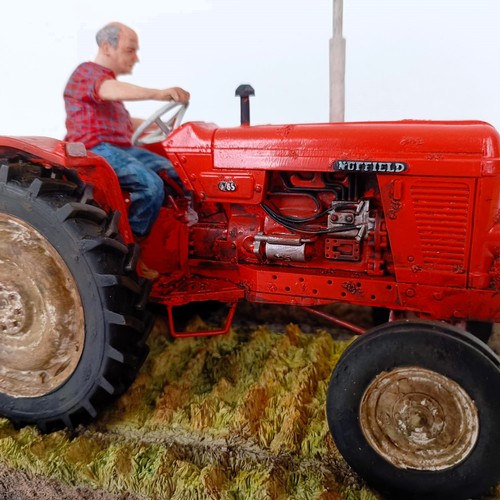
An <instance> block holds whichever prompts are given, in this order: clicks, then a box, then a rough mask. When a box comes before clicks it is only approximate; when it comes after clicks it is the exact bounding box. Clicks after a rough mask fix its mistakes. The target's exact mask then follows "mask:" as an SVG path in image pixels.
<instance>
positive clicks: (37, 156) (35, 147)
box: [0, 136, 133, 243]
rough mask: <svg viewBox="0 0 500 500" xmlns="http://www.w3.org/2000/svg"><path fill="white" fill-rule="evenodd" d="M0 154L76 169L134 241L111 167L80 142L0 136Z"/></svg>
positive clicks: (126, 239) (4, 156) (129, 240)
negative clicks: (114, 212) (118, 217)
mask: <svg viewBox="0 0 500 500" xmlns="http://www.w3.org/2000/svg"><path fill="white" fill-rule="evenodd" d="M1 158H12V159H15V158H23V159H25V160H28V161H34V162H37V163H42V164H47V165H50V166H54V167H63V168H65V169H70V170H75V171H76V172H77V174H78V177H79V179H81V180H82V181H83V182H85V183H87V184H91V185H92V186H93V187H94V199H95V201H96V202H97V203H99V205H100V206H101V207H102V208H104V209H105V210H106V211H119V212H120V214H121V217H120V222H119V230H120V233H121V235H122V237H123V238H124V240H125V242H126V243H131V242H132V241H133V236H132V231H131V229H130V225H129V222H128V215H127V214H128V204H127V203H128V200H127V199H126V197H125V196H124V193H123V192H122V190H121V188H120V184H119V182H118V178H117V176H116V174H115V172H114V170H113V169H112V168H111V167H110V166H109V164H108V163H107V162H106V160H104V158H102V157H101V156H98V155H96V154H94V153H91V152H89V151H87V149H86V148H85V146H84V145H83V144H82V143H79V142H76V143H75V142H65V141H59V140H57V139H52V138H49V137H6V136H0V161H1Z"/></svg>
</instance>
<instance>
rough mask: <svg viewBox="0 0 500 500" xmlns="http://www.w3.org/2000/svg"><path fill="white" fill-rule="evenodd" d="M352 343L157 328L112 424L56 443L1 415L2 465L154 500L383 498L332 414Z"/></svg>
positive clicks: (289, 332)
mask: <svg viewBox="0 0 500 500" xmlns="http://www.w3.org/2000/svg"><path fill="white" fill-rule="evenodd" d="M197 321H201V320H196V319H195V320H194V321H192V324H191V325H190V328H191V329H196V328H197V324H196V322H197ZM348 343H349V341H334V340H332V337H331V335H329V334H328V333H326V332H319V333H316V334H314V335H310V334H304V333H302V332H301V330H300V328H299V327H298V326H296V325H294V324H290V325H289V326H288V327H287V328H286V329H285V331H284V332H275V331H270V330H269V329H268V328H267V327H259V328H257V329H255V330H253V331H250V332H245V331H240V330H238V329H233V330H231V332H230V334H229V335H226V336H220V337H212V338H205V339H179V340H176V341H174V342H173V341H171V340H169V339H168V338H167V335H166V331H165V326H164V323H161V322H157V324H156V326H155V328H154V330H153V332H152V334H151V336H150V339H149V345H150V349H151V354H150V356H149V358H148V360H147V361H146V363H145V365H144V367H143V369H142V370H141V372H140V374H139V376H138V377H137V380H136V381H135V382H134V384H133V385H132V387H131V388H130V389H129V391H128V392H127V393H126V394H125V395H124V396H122V397H121V399H120V400H118V402H117V403H115V404H114V405H113V406H112V407H111V408H110V409H109V410H108V411H107V412H106V413H105V414H104V415H103V417H102V418H100V419H99V420H98V421H97V422H96V423H95V424H93V425H91V426H89V427H86V428H84V427H80V428H78V429H77V430H76V432H74V433H69V432H68V431H59V432H55V433H52V434H48V435H43V434H41V433H39V432H38V430H37V429H36V428H34V427H25V428H23V429H21V430H19V431H16V430H15V429H14V428H13V427H12V425H11V424H10V423H9V421H8V420H5V419H1V420H0V457H1V458H0V461H1V463H3V464H4V465H5V466H7V467H9V468H12V469H18V470H22V471H24V472H28V473H29V474H36V475H41V476H43V477H46V478H49V479H54V480H57V481H61V482H62V483H65V484H67V485H70V486H86V487H90V488H99V489H102V490H105V491H108V492H110V493H115V494H118V493H124V492H130V493H134V494H137V495H139V496H142V495H143V496H145V497H147V498H304V499H305V498H353V499H354V498H363V499H369V498H377V496H376V495H375V494H372V493H371V492H370V490H368V489H367V488H365V487H363V486H362V485H361V483H360V482H359V478H358V477H357V476H356V475H355V474H354V473H353V472H351V471H350V469H349V468H348V467H347V465H346V464H345V462H344V461H343V459H342V458H341V456H340V455H339V453H338V452H337V450H336V448H335V445H334V443H333V440H332V438H331V436H330V433H329V431H328V426H327V423H326V419H325V415H324V406H325V399H326V390H327V387H328V381H329V377H330V374H331V371H332V367H333V366H334V365H335V363H336V361H337V360H338V358H339V356H340V354H341V353H342V352H343V350H344V349H345V347H346V346H347V345H348Z"/></svg>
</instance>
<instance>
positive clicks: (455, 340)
mask: <svg viewBox="0 0 500 500" xmlns="http://www.w3.org/2000/svg"><path fill="white" fill-rule="evenodd" d="M499 385H500V362H499V360H498V357H497V356H496V355H495V354H494V353H493V351H491V350H490V349H489V348H488V347H487V346H485V345H484V344H483V343H481V342H479V341H478V340H477V339H476V338H474V337H473V336H472V335H471V334H469V333H467V332H464V331H462V330H460V329H458V328H455V327H451V326H449V325H446V324H444V323H438V322H431V321H406V320H402V321H395V322H393V323H389V324H387V325H383V326H380V327H377V328H374V329H373V330H371V331H370V332H368V333H367V334H365V335H363V336H362V337H361V338H360V339H359V340H357V341H355V342H354V343H353V344H352V345H351V346H349V348H348V349H347V350H346V351H345V353H344V354H343V356H342V357H341V358H340V360H339V362H338V364H337V366H336V367H335V370H334V372H333V374H332V378H331V381H330V386H329V391H328V398H327V418H328V424H329V427H330V431H331V433H332V435H333V438H334V440H335V443H336V445H337V447H338V449H339V451H340V452H341V454H342V455H343V456H344V458H345V459H346V461H347V462H348V463H349V464H350V465H351V466H352V468H353V469H354V470H356V471H357V472H358V473H359V474H360V475H362V476H363V477H364V478H365V479H366V480H367V481H368V482H369V483H370V484H372V485H373V486H375V487H376V488H378V489H379V490H380V491H384V492H386V493H388V494H391V495H396V496H399V497H401V498H403V497H404V498H440V499H441V498H453V499H460V498H470V497H472V496H475V495H480V494H482V493H485V490H487V488H488V487H490V486H492V485H494V484H495V483H496V482H497V481H499V480H500V470H499V468H498V464H499V463H500V426H499V425H498V422H499V421H500V392H499V391H498V387H499Z"/></svg>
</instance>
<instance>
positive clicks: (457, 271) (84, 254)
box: [0, 86, 500, 498]
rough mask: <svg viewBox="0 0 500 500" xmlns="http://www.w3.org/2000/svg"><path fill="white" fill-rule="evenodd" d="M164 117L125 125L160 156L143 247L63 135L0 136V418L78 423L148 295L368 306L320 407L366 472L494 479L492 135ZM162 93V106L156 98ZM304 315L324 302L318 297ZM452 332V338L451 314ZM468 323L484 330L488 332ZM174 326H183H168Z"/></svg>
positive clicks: (460, 492) (113, 391) (396, 486)
mask: <svg viewBox="0 0 500 500" xmlns="http://www.w3.org/2000/svg"><path fill="white" fill-rule="evenodd" d="M237 94H238V95H240V96H241V99H242V101H241V102H242V104H241V106H242V124H241V125H240V126H237V127H234V128H219V127H217V126H216V125H214V124H212V123H204V122H191V123H189V122H188V123H185V124H183V125H181V126H178V127H177V125H178V123H177V122H178V120H176V118H177V117H176V116H174V117H173V119H172V120H169V126H165V125H164V123H163V122H162V121H161V118H160V117H161V115H162V114H163V112H164V111H165V109H164V108H162V109H161V110H159V112H158V113H155V114H154V115H153V116H152V117H151V118H150V119H149V120H147V121H146V123H145V127H144V129H145V130H146V129H147V128H148V126H149V125H151V124H153V123H157V124H158V125H159V126H160V128H161V129H162V132H161V133H160V134H159V135H158V134H156V135H154V136H153V137H150V136H148V135H140V136H138V137H136V138H135V141H136V142H137V143H138V144H140V145H142V147H145V148H148V149H150V150H151V151H154V152H156V153H158V154H161V155H163V156H165V157H167V158H169V159H170V160H171V161H172V163H173V165H174V167H175V168H176V170H177V172H178V173H179V175H180V177H181V179H182V181H183V182H184V183H185V185H186V188H187V189H188V190H190V191H192V192H193V197H194V204H195V208H196V211H197V213H198V217H199V221H198V223H197V224H194V225H192V226H189V225H188V224H186V223H185V222H184V221H183V213H184V208H185V206H186V204H185V203H184V201H185V200H182V199H177V200H176V199H174V198H171V199H170V200H169V201H168V202H167V203H166V205H165V206H164V207H163V208H162V209H161V213H160V215H159V217H158V220H157V221H156V223H155V226H154V228H153V230H152V232H151V234H150V235H149V237H148V238H147V239H146V240H145V241H144V242H142V243H141V247H142V249H141V250H142V253H141V256H142V257H141V258H142V259H144V261H145V263H146V264H147V265H148V266H149V267H151V268H153V269H155V270H157V271H159V273H160V277H159V279H157V280H156V281H155V282H154V283H151V282H149V281H147V280H145V279H143V278H141V277H140V276H139V275H138V274H137V271H136V269H137V262H138V257H139V250H140V248H139V246H138V244H136V243H135V242H134V238H133V235H132V233H131V230H130V226H129V224H128V219H127V210H128V202H129V197H128V194H127V193H124V192H122V191H121V189H120V186H119V184H118V180H117V178H116V175H115V174H114V172H113V170H112V169H111V167H110V166H109V165H108V164H107V163H106V162H105V161H104V160H103V159H102V158H101V157H99V156H96V155H94V154H92V153H90V152H87V151H86V149H85V147H84V146H83V145H82V144H79V143H67V142H64V141H59V140H55V139H48V138H42V137H0V262H1V265H0V414H1V415H3V416H5V417H8V418H9V419H11V420H12V421H13V422H14V423H15V424H17V425H25V424H36V425H37V426H39V427H40V428H41V429H42V430H44V431H47V432H49V431H52V430H53V429H56V428H60V427H64V426H67V427H70V428H73V427H75V426H76V425H77V424H79V423H81V422H86V421H88V420H89V419H92V418H94V417H96V416H97V415H98V413H99V411H100V410H101V409H102V408H103V407H104V406H105V405H106V404H108V403H109V402H110V401H112V400H113V399H114V398H116V397H117V396H118V395H120V394H122V393H123V392H125V391H126V390H127V388H128V387H129V385H130V384H131V383H132V381H133V380H134V378H135V376H136V374H137V372H138V370H139V368H140V366H141V364H142V362H143V361H144V359H145V357H146V355H147V346H146V343H145V341H146V338H147V334H148V332H149V329H150V323H151V319H150V314H149V313H148V308H147V307H146V305H147V303H148V301H149V302H152V303H156V304H159V305H162V306H164V307H165V308H166V312H167V313H168V314H167V317H168V321H169V325H170V332H171V334H172V335H173V336H177V337H179V336H187V335H192V333H186V332H183V331H180V330H179V329H178V328H177V326H176V322H175V320H174V309H175V308H176V307H179V306H183V305H187V304H190V303H196V302H200V303H201V302H205V301H217V302H220V303H224V304H228V306H229V307H228V311H229V312H228V315H227V320H226V321H225V324H223V325H221V327H220V329H217V330H208V331H204V332H196V334H197V335H216V334H223V333H225V332H227V331H228V330H229V328H230V325H231V320H232V318H233V315H234V312H235V309H236V306H237V304H238V302H240V301H242V300H248V301H252V302H260V303H271V304H289V305H295V306H302V307H304V308H306V309H307V310H309V311H311V312H314V311H317V309H315V307H317V306H321V305H326V304H332V303H336V302H344V303H350V304H354V305H363V306H372V307H374V308H376V310H377V311H383V312H384V311H387V321H386V322H384V323H383V324H381V325H379V326H376V327H375V328H373V329H372V330H370V331H368V332H366V333H365V332H364V331H363V330H361V329H360V328H358V327H356V326H354V325H349V324H347V323H346V322H345V321H342V320H340V319H336V318H333V317H331V319H332V321H337V322H339V323H340V324H342V325H343V326H348V327H351V328H352V329H353V330H354V331H355V332H356V333H362V335H361V336H360V338H359V339H357V340H355V341H354V342H353V343H352V344H351V345H350V346H349V347H348V348H347V350H346V351H345V353H344V354H343V356H342V357H341V359H340V361H339V363H338V364H337V366H336V368H335V370H334V372H333V375H332V378H331V383H330V387H329V394H328V400H327V407H326V415H327V419H328V423H329V426H330V430H331V433H332V435H333V437H334V440H335V442H336V445H337V447H338V449H339V450H340V452H341V453H342V455H343V456H344V457H345V459H346V461H347V462H348V463H349V464H350V465H351V466H352V467H353V469H355V470H356V471H358V472H359V473H360V474H361V475H362V476H363V477H364V478H365V479H367V481H368V482H369V483H370V484H373V485H374V486H376V487H379V488H381V489H382V490H388V491H391V492H392V493H396V494H401V495H405V497H406V498H409V497H410V496H411V495H413V496H416V497H426V498H430V497H432V496H434V497H436V498H444V497H445V496H450V497H453V498H465V497H468V496H471V495H475V494H477V493H481V492H483V491H484V490H485V489H486V488H487V487H489V486H490V485H492V484H495V482H497V481H498V480H500V465H499V464H500V390H499V387H500V361H499V358H498V357H497V356H496V354H495V353H494V352H493V351H492V350H491V349H490V348H489V347H487V345H486V344H485V343H484V342H483V341H481V340H479V339H478V338H477V337H476V336H474V335H473V333H474V331H473V330H474V328H473V327H477V326H478V325H479V326H480V327H481V328H482V330H483V332H482V333H483V340H484V329H485V327H486V330H487V329H488V327H489V326H491V324H493V323H495V322H500V137H499V135H498V133H497V132H496V130H495V129H494V128H493V127H492V126H490V125H488V124H487V123H483V122H479V121H467V122H465V121H464V122H426V121H400V122H367V123H323V124H302V125H279V126H275V125H266V126H251V125H250V124H249V108H248V100H249V95H251V94H252V89H251V87H248V86H246V87H245V86H244V87H242V88H240V89H239V91H238V92H237ZM167 107H168V106H167ZM319 313H320V314H324V313H321V312H319ZM468 329H469V330H471V332H472V333H469V332H468V331H467V330H468ZM486 337H487V336H486ZM181 341H182V340H181Z"/></svg>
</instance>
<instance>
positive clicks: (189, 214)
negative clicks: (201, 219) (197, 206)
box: [183, 207, 198, 227]
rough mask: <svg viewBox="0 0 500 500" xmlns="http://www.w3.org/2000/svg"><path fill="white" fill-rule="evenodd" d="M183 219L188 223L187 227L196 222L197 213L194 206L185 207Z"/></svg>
mask: <svg viewBox="0 0 500 500" xmlns="http://www.w3.org/2000/svg"><path fill="white" fill-rule="evenodd" d="M183 221H184V222H185V223H186V224H187V225H188V227H191V226H193V225H194V224H196V223H197V222H198V214H197V213H196V212H195V210H194V208H192V207H188V208H187V210H186V214H185V215H184V219H183Z"/></svg>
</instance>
